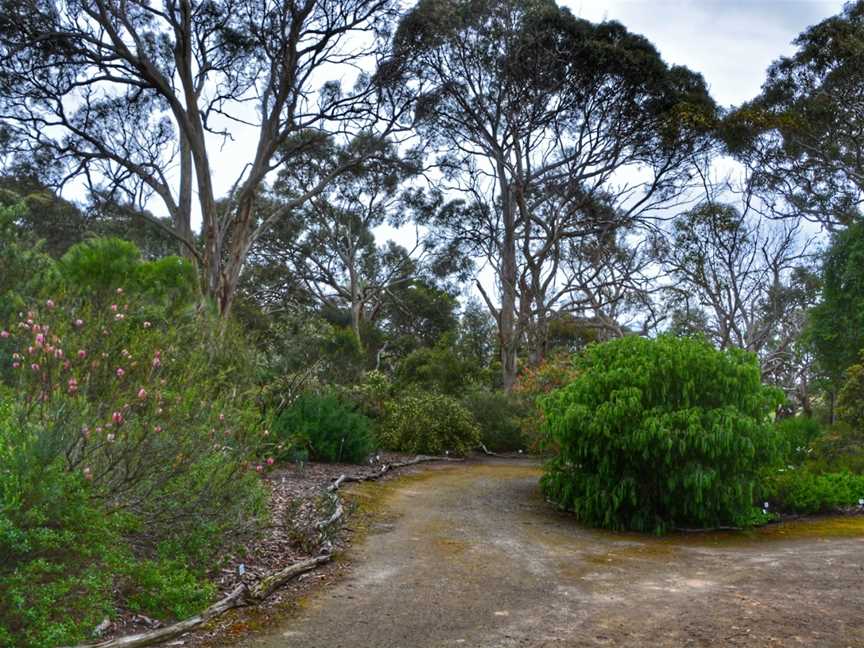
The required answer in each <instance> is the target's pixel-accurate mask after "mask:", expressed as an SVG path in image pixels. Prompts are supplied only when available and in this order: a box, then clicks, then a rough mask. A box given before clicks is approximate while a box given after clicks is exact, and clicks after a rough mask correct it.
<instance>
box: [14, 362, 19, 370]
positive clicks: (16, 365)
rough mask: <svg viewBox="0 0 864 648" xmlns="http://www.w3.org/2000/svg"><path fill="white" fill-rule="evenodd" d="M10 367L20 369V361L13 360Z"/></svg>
mask: <svg viewBox="0 0 864 648" xmlns="http://www.w3.org/2000/svg"><path fill="white" fill-rule="evenodd" d="M12 368H13V369H20V368H21V363H20V362H13V363H12Z"/></svg>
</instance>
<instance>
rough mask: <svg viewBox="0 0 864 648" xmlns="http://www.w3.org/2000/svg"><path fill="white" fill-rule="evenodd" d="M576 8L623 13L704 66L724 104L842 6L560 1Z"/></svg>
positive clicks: (669, 56) (757, 82)
mask: <svg viewBox="0 0 864 648" xmlns="http://www.w3.org/2000/svg"><path fill="white" fill-rule="evenodd" d="M559 2H560V3H561V4H562V5H564V6H566V7H568V8H569V9H570V10H571V11H572V12H573V13H574V14H575V15H577V16H580V17H582V18H585V19H587V20H590V21H592V22H599V21H602V20H604V19H608V20H617V21H618V22H620V23H622V24H624V25H625V26H626V27H627V29H628V30H629V31H631V32H635V33H637V34H642V35H643V36H646V37H647V38H648V40H650V41H651V42H652V43H654V45H655V46H656V47H657V49H658V50H659V51H660V53H661V55H662V56H663V58H664V60H665V61H666V62H667V63H674V64H678V65H686V66H687V67H689V68H690V69H692V70H694V71H695V72H699V73H701V74H702V75H703V76H704V77H705V80H706V81H707V83H708V87H709V88H710V90H711V94H712V96H713V97H714V99H715V101H717V103H718V104H720V105H721V106H730V105H738V104H740V103H742V102H744V101H747V100H748V99H751V98H753V97H754V96H755V95H756V94H758V93H759V89H760V87H761V85H762V81H763V80H764V78H765V71H766V70H767V69H768V66H769V65H771V63H772V62H773V61H774V60H775V59H777V58H778V57H780V56H783V55H789V54H792V53H793V52H794V51H795V47H794V45H793V44H792V41H793V40H794V39H795V37H796V36H798V34H800V33H801V32H802V31H804V29H806V28H807V27H808V26H810V25H813V24H815V23H818V22H820V21H821V20H823V19H825V18H827V17H828V16H832V15H834V14H838V13H840V11H841V10H842V9H843V2H842V0H559Z"/></svg>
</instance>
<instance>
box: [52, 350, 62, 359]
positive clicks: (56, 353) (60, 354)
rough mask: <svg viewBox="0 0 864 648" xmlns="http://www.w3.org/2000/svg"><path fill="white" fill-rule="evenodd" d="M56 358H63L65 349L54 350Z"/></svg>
mask: <svg viewBox="0 0 864 648" xmlns="http://www.w3.org/2000/svg"><path fill="white" fill-rule="evenodd" d="M54 357H55V358H62V357H63V349H54Z"/></svg>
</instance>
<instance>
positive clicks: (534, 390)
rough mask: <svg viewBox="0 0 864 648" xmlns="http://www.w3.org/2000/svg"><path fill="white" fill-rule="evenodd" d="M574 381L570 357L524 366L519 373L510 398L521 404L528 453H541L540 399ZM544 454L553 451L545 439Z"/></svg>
mask: <svg viewBox="0 0 864 648" xmlns="http://www.w3.org/2000/svg"><path fill="white" fill-rule="evenodd" d="M575 379H576V368H575V367H574V366H573V358H572V356H570V355H568V354H560V353H559V354H556V355H553V356H551V357H549V358H546V359H545V360H544V361H543V362H542V363H541V364H540V365H539V366H536V367H526V368H525V369H523V370H522V372H521V373H520V374H519V378H518V379H517V381H516V384H515V385H514V388H513V396H515V397H516V398H519V399H520V400H521V401H522V402H523V411H524V414H523V416H522V421H521V427H522V436H523V437H524V438H525V442H526V444H527V445H528V449H529V450H530V451H531V452H541V450H543V449H544V448H543V446H544V439H543V435H542V429H543V409H542V408H541V407H540V400H541V399H542V397H543V396H546V395H547V394H549V393H550V392H552V391H554V390H556V389H558V388H560V387H563V386H564V385H567V384H569V383H570V382H572V381H573V380H575ZM545 451H547V452H554V451H555V448H554V447H553V446H552V444H551V442H550V440H549V439H546V443H545Z"/></svg>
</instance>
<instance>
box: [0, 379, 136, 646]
mask: <svg viewBox="0 0 864 648" xmlns="http://www.w3.org/2000/svg"><path fill="white" fill-rule="evenodd" d="M6 398H8V394H7V395H6ZM0 408H2V409H5V413H3V414H0V646H3V647H4V648H13V647H15V648H23V647H27V648H30V647H33V648H36V647H40V648H41V647H46V648H47V647H53V646H58V645H66V644H71V643H75V642H76V641H77V640H78V639H81V638H83V637H84V636H85V635H86V633H89V632H90V631H91V630H92V629H93V628H94V627H95V626H96V625H97V624H98V623H99V622H100V621H101V620H102V619H103V618H104V617H105V616H106V615H107V614H109V613H110V612H111V610H112V602H113V601H112V584H113V582H112V576H111V575H112V571H113V570H115V569H116V568H117V566H118V565H119V564H121V562H122V558H123V557H124V554H123V552H122V550H120V549H118V546H119V545H120V543H119V533H118V529H117V528H116V526H115V525H114V524H113V521H111V520H109V519H108V518H106V516H104V515H103V513H102V511H101V510H100V508H99V506H98V505H97V504H96V503H94V502H93V501H92V500H91V498H90V493H89V489H88V487H87V485H86V483H85V480H84V478H83V477H82V476H81V474H80V473H78V474H73V473H69V472H67V471H65V470H64V468H63V466H62V463H61V462H60V461H59V459H58V458H57V457H54V456H53V452H52V450H51V448H50V447H48V446H46V445H45V444H44V443H43V440H42V439H40V437H39V435H38V433H37V431H36V430H34V429H33V428H32V427H30V426H21V425H19V424H18V422H17V421H15V420H14V419H13V416H12V401H11V400H7V401H6V402H5V404H3V403H0Z"/></svg>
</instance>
